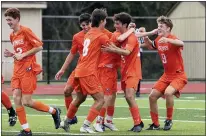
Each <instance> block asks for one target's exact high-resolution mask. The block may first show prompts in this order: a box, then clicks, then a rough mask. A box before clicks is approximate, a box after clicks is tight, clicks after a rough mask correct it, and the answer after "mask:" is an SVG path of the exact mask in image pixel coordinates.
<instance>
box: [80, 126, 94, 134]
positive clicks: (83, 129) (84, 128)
mask: <svg viewBox="0 0 206 136" xmlns="http://www.w3.org/2000/svg"><path fill="white" fill-rule="evenodd" d="M80 132H82V133H95V132H94V130H93V129H92V128H91V127H90V126H88V125H85V124H84V125H83V126H82V127H81V128H80Z"/></svg>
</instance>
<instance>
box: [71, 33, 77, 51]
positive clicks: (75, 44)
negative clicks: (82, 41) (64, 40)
mask: <svg viewBox="0 0 206 136" xmlns="http://www.w3.org/2000/svg"><path fill="white" fill-rule="evenodd" d="M77 51H78V42H77V38H76V37H73V40H72V48H71V53H72V54H76V53H77Z"/></svg>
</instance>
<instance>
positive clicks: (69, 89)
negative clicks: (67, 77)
mask: <svg viewBox="0 0 206 136" xmlns="http://www.w3.org/2000/svg"><path fill="white" fill-rule="evenodd" d="M72 91H73V88H72V87H71V86H66V87H65V88H64V95H65V96H71V94H72Z"/></svg>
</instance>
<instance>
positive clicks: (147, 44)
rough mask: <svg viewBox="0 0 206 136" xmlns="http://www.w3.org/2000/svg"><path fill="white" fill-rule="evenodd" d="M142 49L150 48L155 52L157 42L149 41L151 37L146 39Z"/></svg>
mask: <svg viewBox="0 0 206 136" xmlns="http://www.w3.org/2000/svg"><path fill="white" fill-rule="evenodd" d="M140 47H141V48H142V47H144V48H148V49H150V50H155V49H156V43H155V41H152V40H150V39H149V37H145V38H144V44H141V45H140Z"/></svg>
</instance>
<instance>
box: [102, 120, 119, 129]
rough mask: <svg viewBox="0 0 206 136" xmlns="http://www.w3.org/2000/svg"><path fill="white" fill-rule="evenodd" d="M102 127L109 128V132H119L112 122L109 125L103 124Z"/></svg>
mask: <svg viewBox="0 0 206 136" xmlns="http://www.w3.org/2000/svg"><path fill="white" fill-rule="evenodd" d="M104 126H105V127H107V128H109V129H110V130H111V131H119V130H118V129H117V128H116V127H115V125H114V124H113V123H112V122H111V123H107V122H105V123H104Z"/></svg>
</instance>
